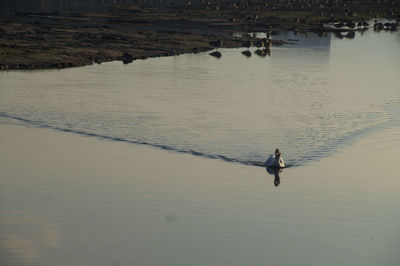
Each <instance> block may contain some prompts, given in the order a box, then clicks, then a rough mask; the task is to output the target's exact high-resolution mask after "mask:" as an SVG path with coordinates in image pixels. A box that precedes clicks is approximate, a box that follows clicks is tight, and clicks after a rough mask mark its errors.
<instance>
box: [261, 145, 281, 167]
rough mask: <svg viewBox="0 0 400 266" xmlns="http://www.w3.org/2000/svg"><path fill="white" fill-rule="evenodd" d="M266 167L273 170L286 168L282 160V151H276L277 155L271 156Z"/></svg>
mask: <svg viewBox="0 0 400 266" xmlns="http://www.w3.org/2000/svg"><path fill="white" fill-rule="evenodd" d="M265 166H266V167H271V168H284V167H285V161H284V160H283V158H282V155H281V151H280V150H279V149H276V150H275V155H273V154H271V155H270V156H269V158H268V159H267V161H266V162H265Z"/></svg>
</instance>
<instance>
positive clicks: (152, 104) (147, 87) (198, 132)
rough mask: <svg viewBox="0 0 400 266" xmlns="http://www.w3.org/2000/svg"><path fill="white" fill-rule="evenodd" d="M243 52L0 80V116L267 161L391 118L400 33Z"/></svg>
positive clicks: (292, 156)
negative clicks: (268, 51)
mask: <svg viewBox="0 0 400 266" xmlns="http://www.w3.org/2000/svg"><path fill="white" fill-rule="evenodd" d="M273 38H276V39H283V40H288V39H296V40H298V41H293V43H295V44H292V45H285V46H282V47H272V50H271V55H270V56H266V57H259V56H257V55H256V54H255V53H254V51H255V50H254V49H253V50H251V51H252V52H253V54H252V56H251V57H250V58H246V57H245V56H243V55H242V54H241V51H242V50H243V49H221V50H220V51H221V53H222V57H221V58H220V59H216V58H213V57H211V56H209V55H208V53H200V54H196V55H195V54H185V55H180V56H175V57H166V58H155V59H148V60H145V61H135V62H134V63H132V64H129V65H123V64H122V63H120V62H113V63H105V64H101V65H93V66H87V67H81V68H73V69H65V70H48V71H30V72H27V71H10V72H1V73H0V117H2V119H1V122H3V123H24V124H29V125H35V126H42V127H49V128H54V129H57V130H63V131H69V132H73V133H78V134H84V135H88V136H94V137H101V138H106V139H112V140H118V141H126V142H131V143H142V144H148V145H153V146H157V147H161V148H165V149H170V150H175V151H182V152H189V153H193V154H195V155H200V156H206V157H213V158H221V159H224V160H228V161H234V162H240V163H244V164H251V165H263V163H264V162H265V160H266V158H267V156H268V154H269V153H272V152H273V151H274V149H275V148H277V147H279V148H280V149H281V151H282V152H283V154H284V157H285V159H286V160H287V162H288V163H289V164H290V165H302V164H304V163H307V162H309V161H313V160H317V159H319V158H321V157H323V156H327V155H329V154H331V153H333V152H335V151H337V150H338V149H340V148H341V147H343V145H346V144H348V143H350V142H352V141H353V140H355V139H356V138H358V137H359V136H360V135H363V134H367V133H369V132H371V131H374V130H378V129H382V128H383V129H384V128H387V127H389V126H390V125H391V124H393V123H399V121H398V118H397V120H396V117H398V115H399V113H400V112H399V110H400V34H399V33H398V32H397V33H390V32H380V33H374V32H373V31H371V30H369V31H367V32H365V33H364V34H360V33H356V36H355V38H354V39H346V38H344V39H339V38H337V37H335V36H333V35H330V34H329V35H328V36H326V37H318V36H317V35H315V34H307V35H306V36H305V35H297V36H295V35H293V34H291V33H282V34H281V35H279V36H273Z"/></svg>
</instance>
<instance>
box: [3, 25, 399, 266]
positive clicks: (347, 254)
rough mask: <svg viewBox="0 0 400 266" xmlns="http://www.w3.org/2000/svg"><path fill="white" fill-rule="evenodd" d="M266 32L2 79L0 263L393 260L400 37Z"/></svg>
mask: <svg viewBox="0 0 400 266" xmlns="http://www.w3.org/2000/svg"><path fill="white" fill-rule="evenodd" d="M274 38H281V39H299V42H298V44H296V45H288V46H283V47H273V48H272V51H271V56H267V57H259V56H257V55H255V54H254V53H253V55H252V56H251V57H250V58H246V57H244V56H243V55H242V54H241V51H242V49H221V52H222V54H223V55H222V58H221V59H219V60H217V59H215V58H213V57H211V56H209V55H208V54H207V53H202V54H197V55H193V54H187V55H181V56H177V57H169V58H159V59H149V60H146V61H136V62H134V63H133V64H129V65H122V64H121V63H120V62H114V63H108V64H102V65H94V66H88V67H82V68H74V69H65V70H60V71H57V70H51V71H33V72H13V71H10V72H1V73H0V116H1V118H0V123H1V124H0V181H1V186H0V265H7V266H17V265H18V266H28V265H35V266H36V265H37V266H53V265H60V266H63V265H66V266H67V265H68V266H70V265H79V266H81V265H82V266H86V265H90V266H99V265H100V266H123V265H130V266H132V265H133V266H135V265H138V266H139V265H140V266H197V265H198V266H225V265H226V266H228V265H229V266H232V265H237V266H243V265H249V266H258V265H260V266H261V265H263V266H264V265H275V266H277V265H280V266H288V265H296V266H310V265H313V266H316V265H332V266H343V265H346V266H348V265H353V266H359V265H368V266H377V265H380V266H381V265H384V266H397V265H399V262H400V255H399V253H398V249H399V246H400V225H399V221H400V194H399V191H400V179H399V178H398V177H399V173H400V165H399V164H398V158H399V154H400V139H399V128H400V127H399V126H400V121H399V120H400V87H399V84H400V75H399V74H400V72H399V69H400V34H399V33H388V32H386V33H385V32H382V33H379V34H375V33H373V32H371V31H369V32H365V33H364V34H363V35H361V34H360V33H357V34H356V38H355V39H353V40H349V39H342V40H340V39H338V38H336V37H334V36H327V37H323V38H319V37H318V36H316V35H313V34H308V36H307V37H305V36H303V35H298V36H293V35H292V34H289V33H285V34H281V35H280V36H274ZM252 51H254V50H252ZM10 124H22V125H24V127H21V126H13V125H10ZM26 126H28V127H29V128H27V127H26ZM41 127H45V128H50V129H57V130H58V131H60V130H61V131H67V132H70V133H77V134H79V135H84V136H89V137H84V138H83V137H80V136H77V135H76V134H70V133H61V132H58V131H55V130H48V129H43V128H41ZM90 136H92V137H90ZM364 136H366V137H365V138H362V137H364ZM99 138H100V139H99ZM101 138H103V139H104V138H106V139H108V140H119V141H118V142H117V141H111V142H110V141H104V140H103V139H101ZM126 142H131V143H145V144H149V145H152V146H157V147H162V148H166V149H171V150H176V151H184V152H188V153H194V154H197V155H202V156H206V157H219V158H222V159H225V160H231V161H237V162H241V163H244V164H262V163H263V162H264V160H265V158H266V157H267V154H268V153H269V152H272V151H273V150H274V149H275V148H276V147H280V148H281V150H282V151H283V153H284V156H285V158H286V159H287V160H288V161H289V162H290V164H293V165H303V166H302V167H295V168H289V169H285V170H284V172H283V173H282V175H281V180H280V186H279V187H276V186H274V177H273V176H270V175H268V174H267V173H266V172H265V170H264V169H262V168H260V167H250V166H246V165H241V164H233V163H227V162H222V161H220V160H209V159H206V158H200V157H195V156H191V155H189V154H178V153H171V152H165V151H160V150H159V149H154V148H149V147H146V146H143V145H130V144H127V143H126ZM338 150H341V151H343V150H344V152H336V153H335V151H338ZM327 155H332V156H327ZM316 160H319V162H318V163H312V164H311V163H308V162H315V161H316Z"/></svg>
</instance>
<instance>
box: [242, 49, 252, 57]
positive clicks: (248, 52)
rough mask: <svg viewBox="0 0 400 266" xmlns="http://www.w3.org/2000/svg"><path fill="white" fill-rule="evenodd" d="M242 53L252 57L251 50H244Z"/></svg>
mask: <svg viewBox="0 0 400 266" xmlns="http://www.w3.org/2000/svg"><path fill="white" fill-rule="evenodd" d="M242 55H244V56H246V57H251V52H250V51H248V50H246V51H243V52H242Z"/></svg>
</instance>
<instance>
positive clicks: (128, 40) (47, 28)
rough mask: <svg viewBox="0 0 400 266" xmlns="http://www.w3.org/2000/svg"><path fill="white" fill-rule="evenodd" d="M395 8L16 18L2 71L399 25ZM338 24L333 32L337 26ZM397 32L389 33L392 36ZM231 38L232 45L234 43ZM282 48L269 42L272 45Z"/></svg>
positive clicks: (285, 6)
mask: <svg viewBox="0 0 400 266" xmlns="http://www.w3.org/2000/svg"><path fill="white" fill-rule="evenodd" d="M399 14H400V3H399V2H398V1H391V2H389V1H377V2H373V3H370V1H352V2H350V3H349V2H348V1H335V3H328V2H324V1H286V2H279V1H264V2H243V3H242V2H226V3H219V2H215V3H212V2H204V3H203V2H201V3H198V4H191V2H190V3H189V2H188V3H187V4H184V5H182V4H181V5H167V6H164V7H159V6H157V5H156V4H153V5H150V4H149V6H147V7H144V6H142V7H137V6H123V7H114V8H111V9H110V10H109V12H102V13H76V12H65V13H47V14H46V13H16V14H14V15H9V16H4V17H3V18H2V19H1V22H0V68H1V69H3V70H7V69H46V68H65V67H75V66H83V65H88V64H93V63H102V62H106V61H113V60H121V61H124V62H125V63H129V62H132V61H133V60H136V59H146V58H148V57H159V56H172V55H179V54H182V53H191V52H194V53H197V52H200V51H207V50H211V49H214V48H215V45H214V44H215V43H216V42H217V41H218V40H219V41H221V42H220V43H221V45H220V46H221V47H227V48H229V47H240V46H242V45H243V44H244V43H245V42H247V41H256V38H254V36H252V35H251V36H250V35H247V34H244V35H240V36H237V35H233V33H235V32H242V33H252V32H267V31H269V34H272V35H273V34H276V33H277V32H279V31H281V30H292V31H294V32H301V31H317V32H321V34H322V33H323V32H324V31H327V30H334V29H330V28H324V27H323V25H324V23H328V22H332V23H333V22H340V23H346V22H347V23H350V24H349V25H353V23H357V22H358V23H360V22H365V21H366V20H369V19H372V18H380V17H381V18H382V17H385V18H389V19H394V20H396V19H398V16H399ZM340 23H339V24H340ZM397 29H398V26H395V27H392V30H397ZM234 36H236V37H234ZM283 43H285V42H284V41H282V40H279V37H275V38H272V45H273V46H274V45H281V44H283Z"/></svg>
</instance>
